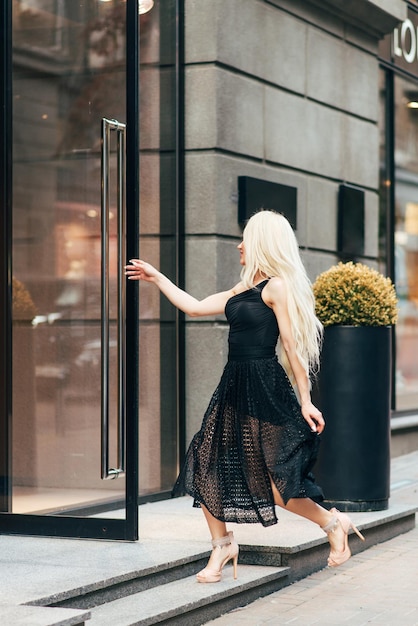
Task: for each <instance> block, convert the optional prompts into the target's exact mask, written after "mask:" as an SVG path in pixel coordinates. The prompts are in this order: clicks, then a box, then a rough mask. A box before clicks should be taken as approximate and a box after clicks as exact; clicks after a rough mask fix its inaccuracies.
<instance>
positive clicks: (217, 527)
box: [201, 504, 228, 539]
mask: <svg viewBox="0 0 418 626" xmlns="http://www.w3.org/2000/svg"><path fill="white" fill-rule="evenodd" d="M201 508H202V511H203V513H204V515H205V518H206V522H207V524H208V526H209V532H210V534H211V537H212V539H220V538H221V537H226V535H227V534H228V532H227V530H226V524H225V522H221V521H220V520H218V519H216V517H213V515H212V514H211V513H209V511H208V510H207V508H206V507H205V506H204V505H203V504H201Z"/></svg>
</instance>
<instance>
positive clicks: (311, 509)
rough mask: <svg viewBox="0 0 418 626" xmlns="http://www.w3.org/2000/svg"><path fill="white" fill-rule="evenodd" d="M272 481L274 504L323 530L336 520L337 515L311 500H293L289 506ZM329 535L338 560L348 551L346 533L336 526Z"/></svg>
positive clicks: (333, 551) (332, 549)
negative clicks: (339, 556)
mask: <svg viewBox="0 0 418 626" xmlns="http://www.w3.org/2000/svg"><path fill="white" fill-rule="evenodd" d="M270 481H271V488H272V491H273V497H274V503H275V504H277V505H278V506H280V507H281V508H282V509H286V510H287V511H291V512H292V513H296V515H300V516H301V517H305V518H306V519H308V520H310V521H311V522H314V523H315V524H318V525H319V526H320V527H321V528H324V527H326V526H327V525H328V524H330V523H331V522H332V521H333V520H334V519H335V515H333V514H332V513H331V512H330V511H327V509H324V507H322V506H320V505H319V504H317V503H316V502H314V501H313V500H311V499H310V498H291V499H290V500H289V501H288V502H287V504H285V503H284V502H283V499H282V497H281V495H280V493H279V491H278V489H277V487H276V485H275V484H274V482H273V480H272V478H271V477H270ZM327 535H328V541H329V543H330V546H331V553H332V554H334V553H335V555H336V558H338V555H341V554H343V553H344V552H345V551H346V550H347V541H346V532H345V531H344V529H343V527H342V525H341V524H336V525H335V527H334V528H333V531H332V532H328V533H327Z"/></svg>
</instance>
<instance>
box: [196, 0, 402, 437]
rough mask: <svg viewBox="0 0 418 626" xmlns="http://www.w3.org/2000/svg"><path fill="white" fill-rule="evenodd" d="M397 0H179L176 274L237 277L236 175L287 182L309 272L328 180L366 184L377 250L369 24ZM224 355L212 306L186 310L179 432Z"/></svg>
mask: <svg viewBox="0 0 418 626" xmlns="http://www.w3.org/2000/svg"><path fill="white" fill-rule="evenodd" d="M405 17H406V4H405V3H404V2H403V1H402V0H373V1H366V0H364V1H361V2H360V1H358V0H325V1H323V2H319V1H314V0H312V1H305V2H302V1H300V0H270V1H269V2H267V1H263V0H226V1H225V0H211V1H210V2H207V1H206V2H205V1H202V0H186V1H185V32H186V36H185V62H186V68H185V85H186V94H185V108H186V116H185V124H186V137H185V146H186V157H185V163H186V216H185V225H186V288H187V290H188V291H190V292H191V293H193V294H194V295H196V296H197V297H204V296H205V295H208V294H209V293H213V292H215V291H220V290H223V289H227V288H229V287H231V286H232V285H233V284H235V283H236V282H237V281H238V279H239V271H240V266H239V263H238V253H237V251H236V246H237V244H238V243H239V241H240V237H241V230H240V228H239V226H238V222H237V199H238V188H237V186H238V176H252V177H255V178H260V179H265V180H268V181H272V182H277V183H281V184H285V185H291V186H293V187H296V188H297V197H298V206H297V233H296V234H297V237H298V241H299V244H300V246H301V250H302V255H303V258H304V261H305V264H306V267H307V269H308V273H309V274H310V276H311V278H312V279H314V278H315V276H316V275H317V274H318V273H319V272H321V271H323V270H325V269H327V268H328V267H329V266H330V265H332V264H333V263H334V262H335V261H336V259H337V256H336V248H337V240H336V239H337V192H338V187H339V185H340V184H341V183H348V184H351V185H355V186H357V187H360V188H361V189H363V190H364V191H365V257H367V259H368V260H369V261H373V260H374V259H376V258H377V252H378V214H379V211H378V167H379V163H378V159H379V133H378V125H377V123H378V95H379V94H378V71H379V64H378V59H377V47H378V42H379V39H380V38H381V37H383V36H384V35H385V34H386V33H388V32H390V31H391V30H392V28H394V26H395V25H396V24H397V23H398V22H399V21H401V20H403V19H405ZM226 355H227V326H226V324H225V320H224V317H223V316H220V317H219V318H216V317H214V318H205V319H196V318H194V319H193V320H190V319H188V320H187V322H186V385H187V400H186V411H187V440H188V441H189V440H190V437H191V436H192V435H193V433H194V432H195V431H196V430H197V429H198V427H199V425H200V422H201V419H202V414H203V411H204V410H205V408H206V405H207V402H208V400H209V397H210V394H211V392H212V391H213V389H214V387H215V385H216V384H217V381H218V378H219V375H220V372H221V370H222V367H223V365H224V363H225V360H226Z"/></svg>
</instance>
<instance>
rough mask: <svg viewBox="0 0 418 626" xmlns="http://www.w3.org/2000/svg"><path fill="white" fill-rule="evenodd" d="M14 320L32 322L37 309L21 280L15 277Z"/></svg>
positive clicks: (13, 294)
mask: <svg viewBox="0 0 418 626" xmlns="http://www.w3.org/2000/svg"><path fill="white" fill-rule="evenodd" d="M12 303H13V318H14V319H15V320H32V319H33V318H34V317H35V315H36V307H35V305H34V303H33V300H32V298H31V296H30V293H29V291H28V290H27V289H26V287H25V286H24V284H23V283H21V282H20V280H17V279H16V278H14V277H13V281H12Z"/></svg>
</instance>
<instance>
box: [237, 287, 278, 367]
mask: <svg viewBox="0 0 418 626" xmlns="http://www.w3.org/2000/svg"><path fill="white" fill-rule="evenodd" d="M267 282H268V281H267V280H265V281H263V282H262V283H260V284H259V285H257V286H256V287H254V288H253V289H249V290H247V291H243V292H241V293H238V294H237V295H235V296H232V298H230V299H229V300H228V302H227V303H226V307H225V315H226V318H227V320H228V322H229V324H230V330H229V339H228V342H229V359H230V360H231V359H238V358H263V357H269V356H274V353H275V349H276V344H277V339H278V337H279V329H278V326H277V320H276V316H275V314H274V311H273V309H271V308H270V307H269V306H267V304H265V303H264V301H263V299H262V297H261V293H262V291H263V288H264V287H265V286H266V284H267Z"/></svg>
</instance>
